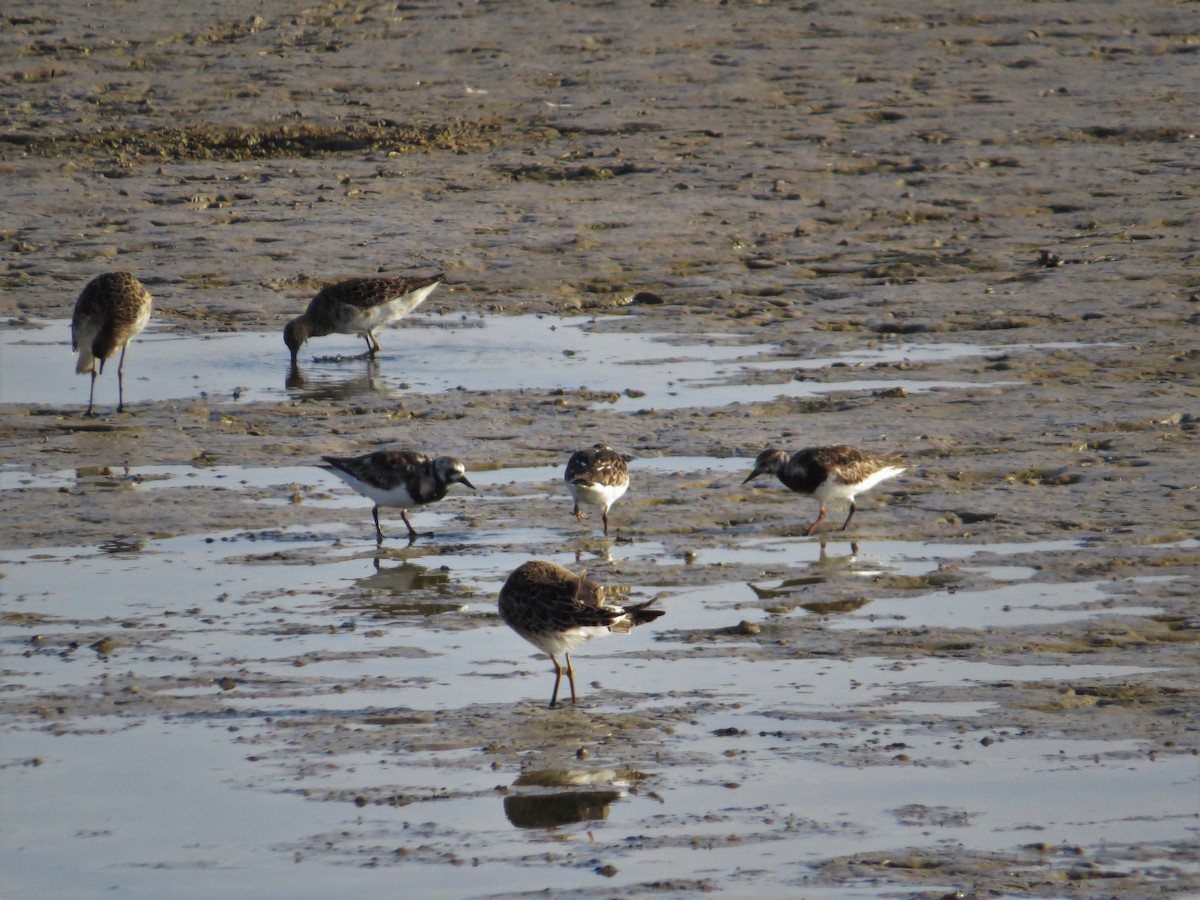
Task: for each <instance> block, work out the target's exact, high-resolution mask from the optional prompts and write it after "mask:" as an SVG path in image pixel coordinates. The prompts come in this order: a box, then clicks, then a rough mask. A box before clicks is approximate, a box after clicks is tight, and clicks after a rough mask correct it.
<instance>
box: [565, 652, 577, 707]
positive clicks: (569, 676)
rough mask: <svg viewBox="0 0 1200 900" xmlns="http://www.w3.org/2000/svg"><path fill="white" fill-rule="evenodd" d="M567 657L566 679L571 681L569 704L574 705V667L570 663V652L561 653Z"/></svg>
mask: <svg viewBox="0 0 1200 900" xmlns="http://www.w3.org/2000/svg"><path fill="white" fill-rule="evenodd" d="M563 655H564V656H565V657H566V658H567V681H569V682H570V683H571V705H572V706H574V705H575V667H574V666H572V665H571V654H570V653H564V654H563Z"/></svg>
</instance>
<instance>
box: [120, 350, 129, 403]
mask: <svg viewBox="0 0 1200 900" xmlns="http://www.w3.org/2000/svg"><path fill="white" fill-rule="evenodd" d="M128 349H129V345H128V344H126V345H125V346H124V347H122V348H121V361H120V362H119V363H118V364H117V412H125V351H126V350H128Z"/></svg>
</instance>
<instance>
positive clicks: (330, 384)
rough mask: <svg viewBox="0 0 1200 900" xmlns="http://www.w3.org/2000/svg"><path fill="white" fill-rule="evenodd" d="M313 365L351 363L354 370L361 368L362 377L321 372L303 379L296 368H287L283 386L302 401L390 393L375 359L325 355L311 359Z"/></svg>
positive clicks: (297, 366) (344, 398)
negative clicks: (344, 376)
mask: <svg viewBox="0 0 1200 900" xmlns="http://www.w3.org/2000/svg"><path fill="white" fill-rule="evenodd" d="M313 362H315V363H336V364H342V363H346V364H353V365H354V366H355V368H357V367H359V366H362V367H363V369H364V371H363V373H362V374H361V375H351V376H350V377H348V378H336V377H335V372H340V370H335V371H334V372H330V371H322V372H321V373H320V374H319V375H316V376H306V375H305V374H304V373H303V372H302V371H300V366H299V365H292V366H289V367H288V374H287V378H286V379H285V380H284V382H283V385H284V387H285V388H286V389H287V390H289V391H292V392H294V393H298V394H299V395H300V397H301V398H302V399H305V400H334V401H343V400H353V399H354V398H355V397H362V396H366V395H368V394H387V393H391V392H390V391H389V389H388V383H387V380H386V379H383V378H381V377H380V371H379V361H378V360H376V359H362V360H360V359H347V358H344V357H337V356H325V357H318V358H317V359H314V360H313Z"/></svg>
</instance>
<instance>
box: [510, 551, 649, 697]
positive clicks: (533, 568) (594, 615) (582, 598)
mask: <svg viewBox="0 0 1200 900" xmlns="http://www.w3.org/2000/svg"><path fill="white" fill-rule="evenodd" d="M606 593H614V589H612V588H604V587H601V586H600V585H599V584H597V583H596V582H594V581H592V580H591V579H589V578H587V577H586V576H585V575H576V574H575V573H574V572H572V571H571V570H570V569H566V568H564V567H562V566H560V565H558V564H557V563H552V562H546V561H544V560H531V561H530V562H527V563H524V564H522V565H521V566H519V567H517V569H515V570H514V571H513V573H512V574H511V575H509V576H508V580H507V581H505V582H504V587H502V588H501V589H500V616H501V618H503V619H504V621H505V622H506V623H507V624H508V625H509V627H510V628H512V630H513V631H515V632H516V633H517V634H519V635H520V636H521V637H523V638H525V640H527V641H529V642H530V643H531V644H533V645H534V646H535V647H537V648H538V649H539V650H541V651H542V652H543V653H545V654H547V655H548V656H549V657H550V661H551V662H552V663H553V664H554V692H553V693H552V694H551V695H550V705H551V706H554V705H555V704H556V703H557V702H558V686H559V683H560V682H561V681H562V673H563V669H562V666H560V665H559V663H558V654H559V653H562V654H563V655H564V656H565V657H566V662H567V680H568V681H569V682H570V685H571V702H572V703H574V702H575V671H574V669H573V668H572V666H571V651H572V650H574V649H575V648H576V647H578V646H579V645H580V644H582V643H583V642H584V641H587V640H590V639H591V638H593V637H596V636H597V635H600V634H606V633H609V632H627V631H629V630H631V629H632V628H635V627H636V626H638V625H642V624H644V623H646V622H652V621H654V620H655V619H657V618H658V617H659V616H661V615H662V614H663V612H664V610H661V609H649V608H648V607H649V606H650V604H651V603H653V602H654V601H653V600H648V601H646V602H645V603H638V604H633V605H626V606H619V605H615V604H609V603H606V601H605V594H606Z"/></svg>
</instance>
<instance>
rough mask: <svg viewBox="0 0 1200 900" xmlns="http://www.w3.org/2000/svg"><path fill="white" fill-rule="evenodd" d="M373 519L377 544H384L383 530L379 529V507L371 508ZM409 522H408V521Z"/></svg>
mask: <svg viewBox="0 0 1200 900" xmlns="http://www.w3.org/2000/svg"><path fill="white" fill-rule="evenodd" d="M371 518H372V519H374V520H375V543H376V544H382V543H383V529H382V528H380V527H379V507H378V506H373V507H371ZM406 521H407V520H406Z"/></svg>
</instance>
